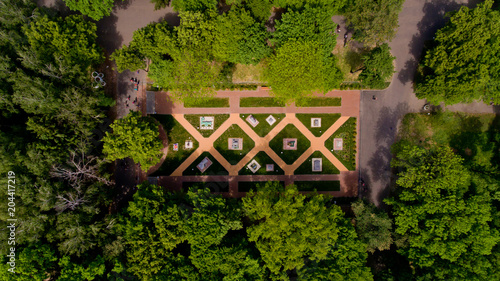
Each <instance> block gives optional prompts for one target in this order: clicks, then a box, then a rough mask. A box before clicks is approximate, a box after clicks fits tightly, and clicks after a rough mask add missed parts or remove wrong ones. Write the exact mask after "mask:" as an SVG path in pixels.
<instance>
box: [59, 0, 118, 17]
mask: <svg viewBox="0 0 500 281" xmlns="http://www.w3.org/2000/svg"><path fill="white" fill-rule="evenodd" d="M63 1H64V3H66V6H68V8H69V9H70V10H72V11H79V12H80V13H82V14H83V15H86V16H89V17H90V18H91V19H93V20H96V21H97V20H100V19H102V18H103V17H105V16H109V15H110V14H111V10H112V9H113V5H114V2H115V1H114V0H63ZM122 1H123V0H122Z"/></svg>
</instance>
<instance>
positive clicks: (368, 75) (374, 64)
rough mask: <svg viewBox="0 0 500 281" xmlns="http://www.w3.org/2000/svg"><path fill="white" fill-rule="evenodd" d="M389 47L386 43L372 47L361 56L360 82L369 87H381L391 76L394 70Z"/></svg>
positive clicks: (393, 58)
mask: <svg viewBox="0 0 500 281" xmlns="http://www.w3.org/2000/svg"><path fill="white" fill-rule="evenodd" d="M395 59H396V57H393V56H392V55H391V48H390V47H389V45H387V43H384V44H382V45H380V46H377V47H375V48H374V49H372V50H371V51H370V52H369V53H368V54H366V55H364V56H363V64H364V67H363V71H362V72H361V74H359V80H360V81H361V83H362V84H363V85H364V86H365V87H368V88H371V89H383V88H385V87H386V81H387V80H388V79H389V78H390V77H392V74H393V73H394V72H395V71H394V64H393V62H394V60H395Z"/></svg>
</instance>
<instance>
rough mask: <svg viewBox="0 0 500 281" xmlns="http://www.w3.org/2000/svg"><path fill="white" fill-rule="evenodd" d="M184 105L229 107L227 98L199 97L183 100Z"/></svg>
mask: <svg viewBox="0 0 500 281" xmlns="http://www.w3.org/2000/svg"><path fill="white" fill-rule="evenodd" d="M184 107H188V108H190V107H229V98H201V99H196V100H192V101H189V102H185V103H184Z"/></svg>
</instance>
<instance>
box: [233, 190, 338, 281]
mask: <svg viewBox="0 0 500 281" xmlns="http://www.w3.org/2000/svg"><path fill="white" fill-rule="evenodd" d="M242 200H243V208H244V212H245V214H246V215H247V216H248V218H249V219H250V220H251V221H252V222H253V224H252V225H251V226H250V227H248V228H247V233H248V240H249V241H250V242H255V245H256V247H257V249H258V250H259V252H260V254H261V257H262V260H263V261H264V262H265V264H266V267H267V268H268V269H269V270H270V271H271V272H272V273H273V274H276V275H282V274H284V272H285V271H287V270H293V269H300V268H302V267H303V266H304V263H305V260H306V259H309V260H313V261H320V260H323V259H325V258H326V257H327V254H328V252H329V251H330V249H332V247H333V245H335V243H336V241H337V237H338V233H339V229H338V226H337V223H338V220H339V219H340V218H341V217H342V211H341V210H340V208H339V207H338V206H336V205H334V206H332V207H327V206H326V199H325V198H324V196H323V195H314V196H311V197H309V198H308V197H306V196H305V195H302V194H300V193H299V192H298V190H297V188H296V187H295V186H293V185H292V186H288V187H287V188H283V187H281V185H280V184H279V183H278V182H268V183H266V184H265V186H263V187H261V188H258V190H257V191H256V192H253V191H252V192H249V193H248V194H247V196H246V197H244V198H243V199H242Z"/></svg>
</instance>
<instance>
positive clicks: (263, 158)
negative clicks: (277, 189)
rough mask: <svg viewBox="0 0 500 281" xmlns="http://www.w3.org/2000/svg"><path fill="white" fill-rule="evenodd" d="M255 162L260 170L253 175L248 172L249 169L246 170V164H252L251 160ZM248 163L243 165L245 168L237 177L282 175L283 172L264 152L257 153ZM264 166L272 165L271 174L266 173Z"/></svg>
mask: <svg viewBox="0 0 500 281" xmlns="http://www.w3.org/2000/svg"><path fill="white" fill-rule="evenodd" d="M254 159H255V160H256V161H257V162H258V163H259V164H260V166H261V167H260V169H259V170H258V171H257V172H255V174H254V173H252V171H250V169H248V168H247V165H248V163H250V162H252V160H254ZM248 163H246V164H245V166H244V167H243V168H242V169H241V170H240V171H239V173H238V175H283V174H284V172H283V170H282V169H281V168H280V166H278V164H276V163H275V162H274V161H273V159H271V157H269V156H268V155H267V154H266V153H265V152H264V151H259V152H258V153H257V155H255V157H254V158H253V159H251V160H250V161H248ZM266 164H274V170H273V171H272V172H266Z"/></svg>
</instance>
